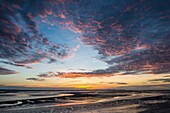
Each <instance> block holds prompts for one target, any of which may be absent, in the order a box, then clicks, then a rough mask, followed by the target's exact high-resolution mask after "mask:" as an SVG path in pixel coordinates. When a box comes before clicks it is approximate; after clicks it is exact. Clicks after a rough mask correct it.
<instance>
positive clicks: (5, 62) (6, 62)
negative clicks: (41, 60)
mask: <svg viewBox="0 0 170 113" xmlns="http://www.w3.org/2000/svg"><path fill="white" fill-rule="evenodd" d="M0 63H4V64H8V65H13V66H18V67H26V68H29V69H31V68H32V67H30V66H27V65H24V64H18V63H14V62H9V61H0Z"/></svg>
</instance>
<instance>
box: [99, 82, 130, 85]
mask: <svg viewBox="0 0 170 113" xmlns="http://www.w3.org/2000/svg"><path fill="white" fill-rule="evenodd" d="M100 83H107V84H119V85H126V84H128V83H125V82H100Z"/></svg>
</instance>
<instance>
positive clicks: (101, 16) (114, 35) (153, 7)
mask: <svg viewBox="0 0 170 113" xmlns="http://www.w3.org/2000/svg"><path fill="white" fill-rule="evenodd" d="M86 4H89V5H86ZM95 4H97V3H96V1H90V2H89V1H85V2H81V3H78V6H79V7H81V8H80V9H77V10H78V12H79V15H77V16H76V17H74V16H75V15H74V14H72V15H73V18H74V21H73V23H72V25H73V26H74V27H76V28H77V29H80V30H81V35H82V36H81V37H80V39H81V41H82V42H84V44H86V45H90V46H93V47H94V48H95V49H96V50H98V54H99V55H100V56H101V57H100V59H101V60H102V61H104V62H106V63H107V64H109V65H110V67H108V68H107V69H104V70H96V71H94V73H122V72H123V73H124V74H125V75H126V74H162V73H169V70H170V68H169V67H170V40H169V39H168V37H169V36H170V33H169V30H170V19H169V18H170V17H169V11H170V8H169V5H170V2H169V1H166V0H165V1H132V0H129V1H126V2H124V1H110V2H109V3H105V5H103V4H102V2H101V4H100V3H98V6H97V7H96V6H95ZM70 10H71V9H70ZM72 12H74V10H73V11H72ZM70 15H71V14H70ZM113 56H118V57H113ZM110 57H113V58H110Z"/></svg>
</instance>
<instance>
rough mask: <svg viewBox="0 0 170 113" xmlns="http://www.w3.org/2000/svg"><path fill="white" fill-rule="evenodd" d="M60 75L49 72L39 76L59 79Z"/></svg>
mask: <svg viewBox="0 0 170 113" xmlns="http://www.w3.org/2000/svg"><path fill="white" fill-rule="evenodd" d="M59 74H61V73H60V72H47V73H42V74H39V75H37V76H38V77H40V78H53V77H57V76H58V75H59Z"/></svg>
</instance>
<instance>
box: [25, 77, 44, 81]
mask: <svg viewBox="0 0 170 113" xmlns="http://www.w3.org/2000/svg"><path fill="white" fill-rule="evenodd" d="M26 80H32V81H44V80H45V79H42V78H33V77H32V78H26Z"/></svg>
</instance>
